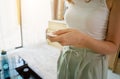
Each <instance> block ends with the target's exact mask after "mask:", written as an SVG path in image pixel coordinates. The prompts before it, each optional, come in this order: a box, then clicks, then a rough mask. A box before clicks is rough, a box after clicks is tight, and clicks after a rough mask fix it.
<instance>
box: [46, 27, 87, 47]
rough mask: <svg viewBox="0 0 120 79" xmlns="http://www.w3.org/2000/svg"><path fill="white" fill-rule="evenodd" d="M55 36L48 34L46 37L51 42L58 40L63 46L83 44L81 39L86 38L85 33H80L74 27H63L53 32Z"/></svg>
mask: <svg viewBox="0 0 120 79" xmlns="http://www.w3.org/2000/svg"><path fill="white" fill-rule="evenodd" d="M54 34H55V35H56V36H55V37H51V36H48V39H49V40H50V41H51V42H59V43H60V44H61V45H63V46H67V45H73V46H77V45H79V47H80V46H82V47H83V46H84V44H83V43H84V42H83V40H84V39H85V38H86V35H84V34H83V33H81V32H80V31H78V30H76V29H71V28H69V29H63V30H58V31H56V32H54Z"/></svg>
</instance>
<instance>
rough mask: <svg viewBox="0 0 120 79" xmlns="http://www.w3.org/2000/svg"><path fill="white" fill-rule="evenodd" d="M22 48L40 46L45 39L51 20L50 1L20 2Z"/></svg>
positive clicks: (29, 0)
mask: <svg viewBox="0 0 120 79" xmlns="http://www.w3.org/2000/svg"><path fill="white" fill-rule="evenodd" d="M21 7H22V8H21V9H22V10H21V11H22V28H23V41H24V43H23V44H24V46H26V45H27V46H28V45H33V44H40V43H41V42H43V41H46V39H45V30H46V28H47V26H48V20H50V19H51V7H50V0H21Z"/></svg>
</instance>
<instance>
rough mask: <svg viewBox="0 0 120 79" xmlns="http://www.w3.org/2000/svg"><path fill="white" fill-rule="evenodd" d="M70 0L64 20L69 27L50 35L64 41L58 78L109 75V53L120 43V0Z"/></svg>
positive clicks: (92, 78)
mask: <svg viewBox="0 0 120 79" xmlns="http://www.w3.org/2000/svg"><path fill="white" fill-rule="evenodd" d="M68 2H69V7H68V9H67V10H66V13H65V21H66V24H67V25H68V26H69V27H70V28H69V29H64V30H58V31H56V32H54V34H55V35H56V36H55V37H50V36H49V37H48V38H49V39H50V40H51V41H52V42H59V43H60V44H61V45H63V49H62V52H61V55H60V57H59V60H58V79H107V68H108V65H107V61H108V60H107V57H106V56H107V55H108V54H113V53H116V52H117V50H118V48H119V44H120V36H119V34H120V10H119V7H120V0H113V1H112V0H107V1H106V0H68ZM109 2H112V5H111V3H109Z"/></svg>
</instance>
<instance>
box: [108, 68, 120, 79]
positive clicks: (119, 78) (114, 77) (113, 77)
mask: <svg viewBox="0 0 120 79" xmlns="http://www.w3.org/2000/svg"><path fill="white" fill-rule="evenodd" d="M108 79H120V74H116V73H113V72H112V71H111V70H108Z"/></svg>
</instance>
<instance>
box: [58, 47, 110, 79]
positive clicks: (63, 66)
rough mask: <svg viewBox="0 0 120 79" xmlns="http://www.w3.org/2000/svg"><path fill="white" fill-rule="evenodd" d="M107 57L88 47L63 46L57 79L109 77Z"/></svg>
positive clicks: (101, 78) (103, 78) (105, 78)
mask: <svg viewBox="0 0 120 79" xmlns="http://www.w3.org/2000/svg"><path fill="white" fill-rule="evenodd" d="M107 70H108V64H107V57H106V56H105V55H100V54H97V53H95V52H93V51H92V50H90V49H86V48H75V47H68V46H65V47H63V50H62V52H61V54H60V56H59V59H58V66H57V79H107Z"/></svg>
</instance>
